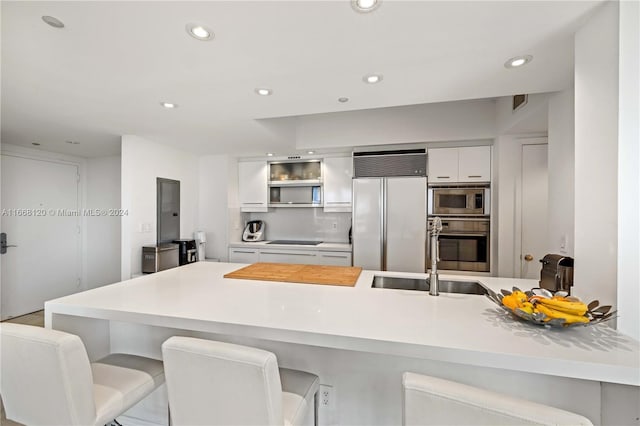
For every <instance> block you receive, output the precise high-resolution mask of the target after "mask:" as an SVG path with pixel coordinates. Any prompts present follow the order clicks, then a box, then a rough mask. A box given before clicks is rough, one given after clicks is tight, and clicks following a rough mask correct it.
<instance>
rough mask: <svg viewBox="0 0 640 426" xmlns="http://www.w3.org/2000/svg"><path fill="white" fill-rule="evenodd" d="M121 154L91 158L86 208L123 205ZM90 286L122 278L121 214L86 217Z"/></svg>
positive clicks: (86, 250) (88, 286) (105, 208)
mask: <svg viewBox="0 0 640 426" xmlns="http://www.w3.org/2000/svg"><path fill="white" fill-rule="evenodd" d="M120 161H121V159H120V156H111V157H95V158H88V159H87V167H86V170H87V172H86V186H87V190H86V194H87V196H86V199H87V201H86V208H88V209H92V210H96V209H101V210H106V211H108V212H109V211H112V210H113V209H119V208H120V202H121V200H120ZM86 229H87V238H86V241H87V246H86V249H85V252H86V256H87V261H86V265H87V268H86V270H87V273H86V280H87V281H86V287H87V288H94V287H99V286H101V285H105V284H111V283H114V282H117V281H120V216H118V215H113V216H88V217H86Z"/></svg>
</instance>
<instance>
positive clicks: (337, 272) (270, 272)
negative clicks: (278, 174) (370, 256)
mask: <svg viewBox="0 0 640 426" xmlns="http://www.w3.org/2000/svg"><path fill="white" fill-rule="evenodd" d="M361 271H362V268H360V267H353V266H323V265H299V264H295V263H254V264H253V265H249V266H245V267H244V268H241V269H238V270H237V271H233V272H230V273H228V274H226V275H225V276H224V277H225V278H239V279H243V280H262V281H281V282H286V283H302V284H324V285H340V286H346V287H353V286H354V285H355V284H356V281H358V277H359V276H360V272H361Z"/></svg>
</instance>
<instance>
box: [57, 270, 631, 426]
mask: <svg viewBox="0 0 640 426" xmlns="http://www.w3.org/2000/svg"><path fill="white" fill-rule="evenodd" d="M242 266H244V265H241V264H229V263H210V262H198V263H194V264H191V265H186V266H183V267H179V268H175V269H171V270H167V271H164V272H160V273H156V274H153V275H147V276H143V277H139V278H136V279H133V280H128V281H123V282H120V283H116V284H113V285H110V286H105V287H101V288H97V289H94V290H90V291H87V292H84V293H78V294H74V295H71V296H67V297H63V298H59V299H56V300H52V301H49V302H47V303H46V305H45V321H46V326H47V327H50V328H54V329H61V330H67V331H70V332H73V333H76V334H79V335H80V336H81V337H82V339H83V341H84V342H85V345H86V346H87V350H88V352H89V354H90V357H91V358H92V359H93V358H96V357H99V356H102V355H104V354H106V353H107V352H109V351H112V352H118V351H119V352H129V353H137V354H141V355H147V356H152V357H156V358H160V356H161V351H160V345H161V343H162V342H163V341H164V340H165V339H166V338H168V337H169V336H171V335H175V334H180V335H193V336H201V337H208V338H214V339H218V340H225V341H230V342H235V343H241V344H248V345H251V346H256V347H261V348H264V349H267V350H271V351H273V352H275V353H276V355H277V356H278V361H279V364H280V365H281V366H284V367H289V368H297V369H303V370H308V371H311V372H314V373H315V374H318V375H319V376H320V381H321V383H323V384H327V385H331V386H333V395H334V396H333V397H334V401H335V404H334V406H333V407H331V408H330V409H328V410H327V411H324V412H323V413H322V415H321V419H322V422H323V423H324V424H367V425H390V424H400V422H401V412H402V410H401V385H400V383H401V382H400V380H401V374H402V372H403V371H414V372H418V373H424V374H431V375H435V376H438V377H443V378H447V379H452V380H457V381H460V382H463V383H468V384H471V385H477V386H482V387H485V388H488V389H492V390H497V391H501V392H507V393H510V394H513V395H516V396H521V397H524V398H527V399H530V400H533V401H538V402H542V403H547V404H550V405H554V406H556V407H560V408H563V409H567V410H571V411H575V412H578V413H580V414H582V415H584V416H586V417H588V418H589V419H591V420H592V421H593V422H594V423H595V424H621V423H623V422H626V423H628V424H632V423H631V420H629V419H631V418H632V417H633V418H634V419H635V417H636V416H637V415H638V414H637V411H638V407H637V405H636V404H634V403H633V401H634V398H635V401H636V402H637V395H638V393H637V392H638V389H639V386H640V345H639V342H637V341H634V340H632V339H630V338H628V337H626V336H624V335H621V334H619V333H617V332H616V331H614V330H612V329H610V328H609V327H607V326H606V325H599V326H592V327H584V328H583V327H577V328H572V329H567V330H554V329H546V328H544V327H539V326H535V325H532V324H528V323H523V322H520V321H518V320H516V319H513V318H511V317H510V316H509V315H508V314H506V313H505V312H504V311H502V310H501V309H500V308H498V307H497V306H495V305H494V304H493V303H492V302H491V301H489V300H488V299H487V298H485V297H484V296H478V295H462V294H446V293H442V294H441V295H440V296H438V297H434V296H429V295H428V294H427V293H425V292H414V291H405V290H391V289H377V288H371V282H372V279H373V275H374V272H373V271H363V272H362V274H361V275H360V278H359V279H358V282H357V283H356V285H355V287H338V286H327V285H307V284H296V283H278V282H266V281H250V280H237V279H225V278H223V275H224V274H225V273H228V272H231V271H233V270H236V269H238V268H240V267H242ZM376 274H381V275H401V276H408V277H411V276H418V277H424V276H425V275H424V274H410V273H402V274H399V273H389V272H379V273H377V272H376ZM443 277H444V276H443ZM456 279H461V277H460V276H457V277H456ZM479 280H480V281H482V282H483V283H484V284H485V285H487V286H488V287H490V288H492V289H493V290H496V291H497V290H499V289H500V288H510V287H511V286H513V285H516V286H519V287H521V288H530V287H532V286H535V285H536V282H535V281H531V280H516V279H500V278H491V277H481V278H479ZM603 302H605V301H603ZM162 398H163V396H162V395H157V396H156V400H155V401H151V402H149V403H147V404H146V406H143V407H138V409H137V411H136V412H135V413H133V414H132V415H137V416H142V417H145V418H147V419H148V420H151V421H153V422H156V423H163V422H166V419H165V418H164V417H166V415H165V413H166V406H165V404H166V401H164V400H162ZM625 398H627V399H626V400H625ZM134 410H135V409H134Z"/></svg>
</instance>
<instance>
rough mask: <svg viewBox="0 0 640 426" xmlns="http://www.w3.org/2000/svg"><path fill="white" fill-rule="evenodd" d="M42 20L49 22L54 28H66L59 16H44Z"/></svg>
mask: <svg viewBox="0 0 640 426" xmlns="http://www.w3.org/2000/svg"><path fill="white" fill-rule="evenodd" d="M42 20H43V21H44V22H46V23H47V24H49V25H51V26H52V27H53V28H64V23H63V22H62V21H61V20H59V19H58V18H54V17H53V16H46V15H45V16H43V17H42Z"/></svg>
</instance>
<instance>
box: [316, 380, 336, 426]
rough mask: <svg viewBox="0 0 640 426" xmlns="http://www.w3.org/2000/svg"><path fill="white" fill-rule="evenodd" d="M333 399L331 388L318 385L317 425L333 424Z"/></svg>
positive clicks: (334, 396)
mask: <svg viewBox="0 0 640 426" xmlns="http://www.w3.org/2000/svg"><path fill="white" fill-rule="evenodd" d="M335 398H336V395H335V389H334V388H333V386H329V385H320V389H318V425H333V424H335V422H334V419H335V403H336V401H335Z"/></svg>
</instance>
